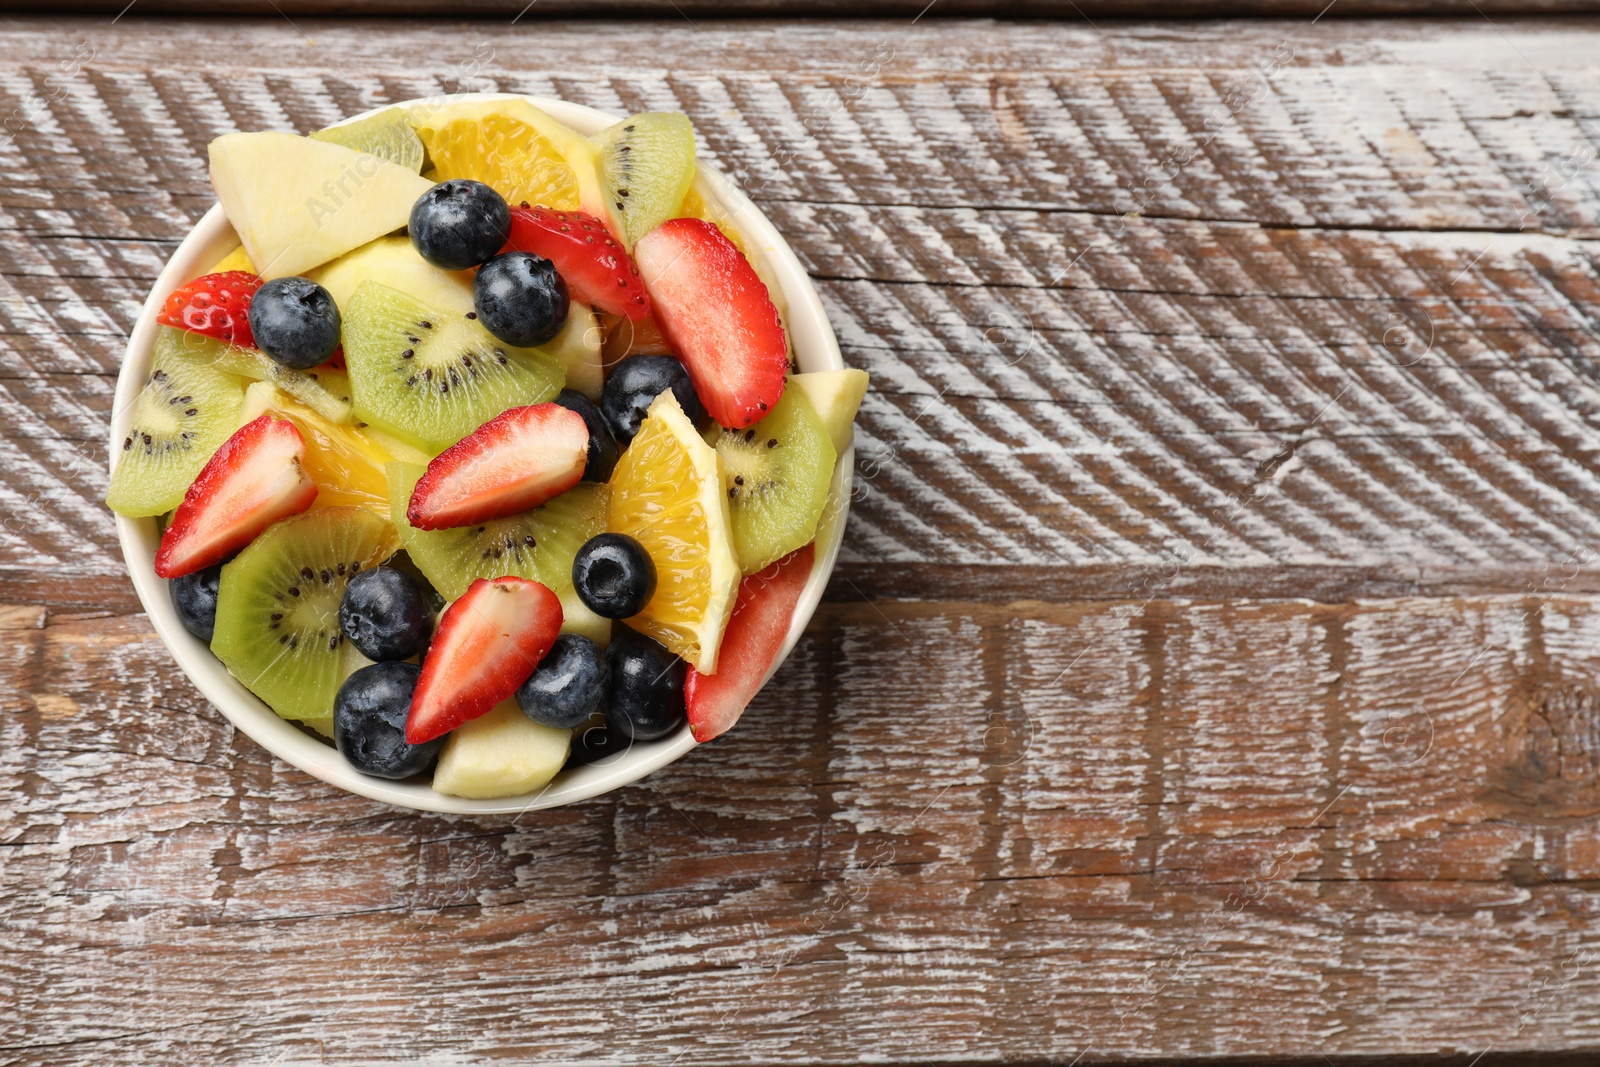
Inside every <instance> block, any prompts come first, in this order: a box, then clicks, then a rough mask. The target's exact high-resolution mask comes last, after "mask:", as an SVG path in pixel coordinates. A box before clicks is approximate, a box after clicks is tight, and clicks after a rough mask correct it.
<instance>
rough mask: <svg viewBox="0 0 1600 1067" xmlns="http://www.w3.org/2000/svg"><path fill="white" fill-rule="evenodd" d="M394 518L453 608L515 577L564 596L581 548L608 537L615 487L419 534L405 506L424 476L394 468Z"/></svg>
mask: <svg viewBox="0 0 1600 1067" xmlns="http://www.w3.org/2000/svg"><path fill="white" fill-rule="evenodd" d="M386 470H387V472H388V475H389V508H390V512H389V514H390V517H391V518H392V519H393V521H394V525H395V529H397V530H399V531H400V539H401V541H403V542H404V543H405V546H406V552H407V554H408V555H410V557H411V562H412V563H414V564H416V567H417V569H418V570H420V571H421V572H422V573H423V574H424V575H425V576H426V577H427V579H428V581H430V582H432V583H433V587H434V588H435V589H437V590H439V592H440V593H441V594H442V595H443V596H444V597H446V598H447V599H449V600H454V599H455V598H456V597H458V596H460V595H461V594H462V593H465V592H466V591H467V587H468V586H469V585H471V584H472V583H473V581H474V580H475V579H478V578H499V577H501V576H503V575H507V574H513V575H516V576H517V577H518V578H532V579H533V580H534V581H536V582H542V583H544V584H545V585H547V586H549V587H550V588H551V589H552V590H554V591H555V592H557V593H560V592H561V591H562V590H564V589H567V588H568V587H570V586H571V585H572V559H573V557H574V556H576V555H577V554H578V549H580V548H582V547H583V543H584V542H585V541H587V540H589V538H591V537H593V536H594V535H595V534H599V533H604V532H605V529H606V519H607V518H608V511H609V504H610V499H611V497H610V492H611V490H610V487H609V486H607V485H604V484H600V483H596V482H583V483H581V484H579V485H577V486H574V487H573V488H571V489H568V490H567V491H566V492H565V493H562V494H561V495H560V496H558V497H556V498H555V499H554V500H552V501H550V502H549V503H547V504H545V505H544V506H542V507H537V508H534V509H533V510H532V511H525V512H523V513H522V514H520V515H509V516H507V517H506V518H503V519H492V520H490V521H488V522H484V523H480V524H479V525H477V526H459V527H456V528H455V529H451V530H418V529H416V528H415V527H413V526H412V525H411V524H410V523H408V522H406V504H407V503H409V502H410V500H411V491H412V490H413V489H415V488H416V485H417V479H419V478H421V477H422V472H423V468H422V467H419V466H417V465H416V464H414V463H391V464H389V465H388V467H387V468H386Z"/></svg>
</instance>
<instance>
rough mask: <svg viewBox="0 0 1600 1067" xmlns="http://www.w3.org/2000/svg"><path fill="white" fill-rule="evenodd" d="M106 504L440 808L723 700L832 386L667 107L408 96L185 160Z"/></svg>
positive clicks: (756, 634)
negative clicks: (199, 190)
mask: <svg viewBox="0 0 1600 1067" xmlns="http://www.w3.org/2000/svg"><path fill="white" fill-rule="evenodd" d="M210 164H211V180H212V184H213V185H214V186H215V188H216V192H217V198H218V200H219V201H220V202H221V205H222V208H223V210H224V212H225V213H226V214H227V217H228V221H229V222H230V223H231V224H232V227H233V229H234V231H235V233H236V234H237V236H238V238H239V247H238V248H237V249H236V250H235V251H233V252H232V253H230V254H229V255H227V256H226V257H225V258H224V259H223V260H222V261H221V262H219V263H217V264H215V265H214V267H213V268H212V269H211V270H210V271H209V272H208V273H206V274H205V275H203V276H201V277H198V278H193V279H191V280H189V281H187V282H185V283H184V284H182V285H180V286H179V287H178V288H177V289H176V290H175V291H174V292H172V293H171V294H169V295H167V297H166V299H165V303H164V304H163V305H162V307H161V310H160V313H159V316H158V321H159V323H160V326H159V329H158V335H157V337H156V340H155V345H154V351H153V353H152V358H151V361H150V368H149V372H148V376H147V377H146V380H145V381H144V384H143V387H142V389H141V390H140V392H139V393H138V396H137V398H136V400H135V401H134V404H133V406H132V409H131V412H130V416H131V417H130V419H129V428H128V431H127V434H126V437H125V439H124V440H123V441H121V442H120V445H121V447H120V448H118V449H114V450H113V451H114V455H113V457H112V471H111V483H110V490H109V492H108V494H107V498H106V500H107V503H108V505H109V506H110V507H111V508H113V509H114V510H116V511H117V512H119V513H120V514H122V515H125V516H130V517H156V518H157V519H158V521H159V522H160V524H161V529H162V535H161V543H160V548H159V551H158V553H157V555H156V559H155V570H156V573H157V574H158V575H159V576H160V577H162V578H164V579H167V580H169V582H170V586H171V592H172V596H173V600H174V603H175V606H176V608H177V612H178V615H179V617H180V618H181V619H182V620H183V624H184V626H185V627H186V628H187V629H188V630H189V631H190V632H191V633H193V634H194V635H195V636H196V637H197V638H199V639H200V640H202V641H205V642H207V643H208V644H209V646H210V648H211V651H212V653H213V654H215V655H216V657H217V658H218V659H219V660H220V661H221V662H222V663H223V664H224V665H225V666H226V668H227V669H228V671H229V672H230V673H231V674H232V675H233V676H234V677H235V678H237V679H238V680H239V681H240V682H241V683H243V684H244V685H245V686H246V687H248V688H249V689H250V690H251V692H253V693H254V694H255V695H256V696H258V697H259V698H260V699H261V700H262V701H263V702H264V703H265V704H266V705H268V706H269V707H270V708H272V710H273V711H275V712H277V714H278V715H280V716H282V717H283V718H285V719H289V720H293V721H295V722H297V723H300V724H302V726H303V727H304V728H305V729H306V730H308V731H311V732H314V733H315V734H316V735H317V736H320V737H322V738H325V739H327V740H328V741H329V742H330V743H331V744H333V745H334V746H335V747H336V748H337V749H338V751H339V753H340V754H341V755H342V756H343V757H344V759H345V760H347V761H348V762H349V764H350V765H351V766H352V767H353V768H355V769H356V770H357V771H359V772H361V773H363V774H367V775H373V776H376V777H379V778H388V779H411V778H416V777H427V776H431V782H432V786H433V788H434V789H436V790H438V791H440V792H442V793H447V794H451V795H455V796H460V797H469V798H495V797H510V796H518V795H523V794H527V793H530V792H532V791H535V790H538V789H540V788H542V787H543V786H544V785H545V784H546V783H547V782H549V781H550V780H551V779H552V778H553V777H554V776H555V775H556V774H557V773H558V772H560V770H561V769H562V768H563V767H564V766H568V765H571V764H575V763H583V762H591V761H594V760H596V759H599V758H603V757H604V756H605V755H606V754H607V753H614V752H618V751H622V750H625V749H626V748H628V747H630V746H632V745H633V744H636V743H637V744H649V743H651V742H654V741H657V740H658V739H661V738H665V737H667V736H668V735H671V734H674V733H676V732H677V731H679V730H681V729H683V728H685V724H687V729H689V730H691V731H692V733H693V736H694V738H695V739H696V740H697V741H701V742H704V741H708V740H710V739H711V738H714V737H716V736H718V735H719V734H721V733H723V732H724V731H726V730H727V729H728V728H729V727H731V726H733V724H734V723H735V722H736V721H737V720H738V719H739V717H740V715H741V713H742V712H743V711H744V708H745V706H746V705H747V704H748V703H749V701H750V699H751V698H752V697H753V696H754V694H755V692H756V690H757V689H758V688H759V687H760V685H761V684H762V682H763V681H764V680H765V678H766V676H767V674H768V673H770V671H771V669H772V667H773V664H774V662H775V660H776V658H777V656H778V654H779V652H780V651H781V648H782V645H783V642H784V639H785V637H786V635H787V632H788V629H789V626H790V622H791V620H792V618H793V616H794V612H795V609H796V605H797V604H798V602H799V599H800V594H801V590H802V589H803V588H804V587H805V584H806V579H807V577H808V576H809V575H810V573H811V569H812V566H813V561H814V559H815V553H814V550H813V542H814V541H816V539H817V537H818V532H819V528H823V529H824V530H825V529H826V524H827V522H828V521H829V519H830V516H834V515H837V514H838V513H839V511H840V506H841V504H842V501H838V500H835V499H832V497H831V490H830V486H831V485H832V484H833V481H834V469H835V465H836V464H837V463H838V462H839V457H840V456H841V455H842V454H843V453H844V452H845V451H846V449H847V448H848V447H849V445H850V440H851V432H852V424H853V421H854V419H855V414H856V410H857V408H858V407H859V405H860V403H861V400H862V397H863V395H864V394H865V391H866V387H867V376H866V374H865V373H863V372H861V371H857V370H842V371H827V372H820V373H808V374H800V373H796V372H795V368H794V366H793V365H792V362H791V349H790V343H789V337H788V333H787V329H786V326H785V305H784V303H783V300H782V294H781V292H780V291H779V289H778V287H777V286H776V285H775V284H774V283H773V282H772V281H771V276H770V274H769V272H768V269H767V267H766V265H765V263H764V262H762V261H761V259H760V257H759V256H752V254H751V244H750V242H748V241H747V240H746V239H745V237H744V235H743V234H741V233H740V232H739V230H738V228H737V226H736V225H734V224H733V223H732V222H731V221H730V220H729V218H727V217H726V216H725V214H724V213H723V212H721V211H719V210H718V208H717V206H716V203H717V202H716V199H715V197H714V196H712V195H711V194H710V192H709V190H708V188H707V186H706V185H705V183H704V182H703V181H702V180H700V179H699V178H698V177H697V173H696V163H695V140H694V131H693V129H692V128H691V126H690V124H689V121H688V119H686V118H685V117H684V116H682V115H677V114H664V113H646V114H639V115H633V116H631V117H629V118H626V119H623V120H620V121H618V122H616V123H615V124H614V125H611V126H609V127H608V128H606V129H604V130H602V131H601V132H600V133H598V134H596V135H594V136H592V137H585V136H582V135H580V134H579V133H577V132H576V131H574V130H572V129H571V128H569V127H567V126H566V125H564V124H562V123H560V122H558V121H556V120H555V119H554V118H552V117H551V116H550V115H548V114H546V113H545V112H543V111H541V110H539V109H538V108H536V107H534V106H533V105H532V104H531V103H529V102H527V101H526V100H522V99H520V98H518V99H491V100H460V101H448V100H447V101H443V102H440V101H433V102H430V103H427V104H423V105H418V106H415V107H397V108H393V109H390V110H388V111H384V112H381V113H379V114H376V115H373V116H371V117H368V118H365V119H362V120H360V121H357V122H353V123H349V124H346V125H341V126H336V127H332V128H330V129H326V130H322V131H319V132H317V133H314V134H312V135H311V136H309V137H300V136H296V135H293V134H287V133H273V132H266V133H236V134H228V135H226V136H223V137H219V138H217V139H216V140H215V141H213V142H212V143H211V146H210Z"/></svg>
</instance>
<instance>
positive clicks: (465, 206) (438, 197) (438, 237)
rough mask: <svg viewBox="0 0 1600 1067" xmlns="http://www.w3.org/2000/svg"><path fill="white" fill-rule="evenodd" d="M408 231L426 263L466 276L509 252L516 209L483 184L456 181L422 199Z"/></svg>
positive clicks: (415, 210)
mask: <svg viewBox="0 0 1600 1067" xmlns="http://www.w3.org/2000/svg"><path fill="white" fill-rule="evenodd" d="M406 230H407V232H409V233H410V234H411V244H412V245H413V246H414V247H415V248H416V250H417V254H418V255H420V256H421V257H422V258H423V259H425V260H427V261H428V262H429V263H432V264H433V265H434V266H435V267H438V268H439V269H440V270H466V269H467V268H468V267H476V266H477V265H478V264H479V263H482V262H483V261H484V260H486V259H488V258H489V257H490V256H492V255H494V254H495V253H496V252H499V251H500V249H501V248H503V247H505V243H506V239H507V238H508V237H509V236H510V235H511V209H510V208H509V207H507V206H506V201H505V197H503V196H501V195H500V194H499V193H497V192H495V191H494V190H493V189H491V188H489V187H488V186H487V185H485V184H483V183H482V182H475V181H472V180H471V179H468V178H456V179H455V180H453V181H448V182H440V183H439V184H438V185H435V186H434V187H433V188H432V189H429V190H428V191H427V192H425V193H423V194H422V195H421V196H419V197H417V202H416V203H415V204H412V205H411V219H410V222H409V223H408V224H407V226H406Z"/></svg>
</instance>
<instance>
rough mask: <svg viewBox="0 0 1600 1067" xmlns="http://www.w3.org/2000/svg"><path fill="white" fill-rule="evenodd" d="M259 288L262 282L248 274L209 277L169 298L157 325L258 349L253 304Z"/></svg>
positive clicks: (213, 275)
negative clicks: (173, 327)
mask: <svg viewBox="0 0 1600 1067" xmlns="http://www.w3.org/2000/svg"><path fill="white" fill-rule="evenodd" d="M259 288H261V279H260V278H258V277H256V276H255V275H254V274H251V273H250V272H249V271H247V270H229V271H223V272H222V273H221V274H207V275H205V276H204V277H201V278H196V279H195V280H194V281H192V282H190V283H189V284H187V285H183V286H180V287H179V288H178V289H177V290H176V291H175V292H174V293H173V294H172V295H171V296H169V297H167V302H166V303H165V304H163V305H161V314H159V315H157V316H156V321H157V322H159V323H161V324H162V325H163V326H176V327H177V328H178V329H180V330H188V331H189V332H190V333H200V334H205V335H206V336H207V337H215V338H216V339H217V340H219V341H228V342H231V343H232V344H236V345H246V346H254V345H255V343H256V339H255V335H254V334H252V333H251V332H250V301H251V300H252V299H254V298H255V295H256V290H257V289H259Z"/></svg>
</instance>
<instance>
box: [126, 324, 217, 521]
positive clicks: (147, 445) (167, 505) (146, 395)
mask: <svg viewBox="0 0 1600 1067" xmlns="http://www.w3.org/2000/svg"><path fill="white" fill-rule="evenodd" d="M163 330H167V331H168V332H170V333H175V334H182V332H183V331H181V330H168V328H167V327H163ZM187 336H191V337H192V336H196V335H194V334H189V335H187ZM165 337H166V334H165V333H162V334H158V335H157V338H156V346H155V351H154V352H153V354H152V356H151V360H150V373H149V375H148V376H147V377H146V378H145V382H144V387H143V388H141V389H140V390H139V395H138V396H137V397H135V398H134V401H133V412H132V415H131V416H130V418H129V420H128V432H127V433H126V434H125V435H124V436H123V438H122V442H121V445H120V447H113V449H112V457H111V462H112V465H113V466H112V471H111V486H110V489H109V490H108V491H107V493H106V504H107V505H108V506H110V508H111V509H112V510H113V511H116V512H119V513H120V514H123V515H128V516H130V517H139V516H144V515H161V514H164V513H165V512H168V511H171V510H172V509H173V508H175V507H177V506H178V505H179V503H181V502H182V501H183V494H184V493H185V492H187V491H188V489H189V483H191V482H193V481H194V479H195V476H196V475H197V474H199V473H200V469H201V468H202V467H204V466H205V465H206V460H208V459H210V458H211V453H213V452H215V451H216V450H217V448H218V447H219V446H221V444H222V442H224V441H226V440H227V439H228V438H229V437H230V436H232V434H233V431H234V430H236V429H238V428H239V406H240V404H242V403H243V402H244V383H242V382H241V381H239V379H238V377H237V376H235V375H233V374H229V373H227V372H225V371H223V370H221V369H219V368H218V367H217V366H216V365H215V363H214V362H213V361H212V360H210V359H207V358H205V356H204V355H203V354H199V355H197V354H196V353H194V352H192V351H190V350H188V349H187V348H186V347H185V346H183V345H177V344H172V343H170V342H169V343H166V344H163V343H162V341H163V340H164V339H165ZM201 339H202V340H205V338H201Z"/></svg>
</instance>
